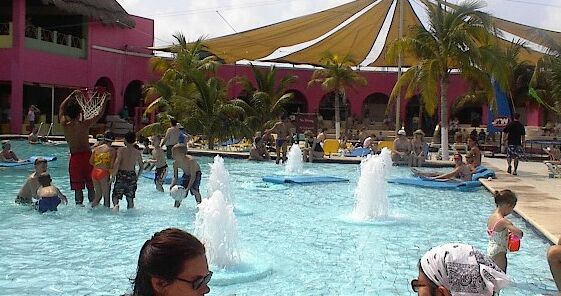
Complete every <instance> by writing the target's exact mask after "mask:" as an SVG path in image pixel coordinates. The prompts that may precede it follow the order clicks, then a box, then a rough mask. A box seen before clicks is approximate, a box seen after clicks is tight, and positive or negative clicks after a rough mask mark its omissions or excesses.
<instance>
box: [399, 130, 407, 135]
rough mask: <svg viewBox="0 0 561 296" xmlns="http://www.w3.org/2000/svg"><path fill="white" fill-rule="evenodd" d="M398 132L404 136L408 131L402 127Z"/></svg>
mask: <svg viewBox="0 0 561 296" xmlns="http://www.w3.org/2000/svg"><path fill="white" fill-rule="evenodd" d="M397 134H398V135H402V136H407V133H406V132H405V130H403V129H400V130H399V131H398V132H397Z"/></svg>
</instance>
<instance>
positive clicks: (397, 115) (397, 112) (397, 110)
mask: <svg viewBox="0 0 561 296" xmlns="http://www.w3.org/2000/svg"><path fill="white" fill-rule="evenodd" d="M397 1H399V39H401V38H402V37H403V0H397ZM401 66H402V61H401V50H400V51H399V54H398V56H397V81H399V79H400V78H401V71H402V69H401ZM400 115H401V90H399V91H398V93H397V100H396V103H395V132H396V133H397V131H398V130H399V129H401V118H400Z"/></svg>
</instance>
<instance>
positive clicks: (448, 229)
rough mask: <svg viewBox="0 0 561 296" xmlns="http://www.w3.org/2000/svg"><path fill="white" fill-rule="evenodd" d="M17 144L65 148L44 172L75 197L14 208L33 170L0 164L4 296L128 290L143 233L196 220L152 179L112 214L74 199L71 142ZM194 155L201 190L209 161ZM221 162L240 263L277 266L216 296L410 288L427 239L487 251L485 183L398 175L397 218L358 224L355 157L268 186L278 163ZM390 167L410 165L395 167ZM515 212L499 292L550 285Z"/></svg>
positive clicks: (539, 242) (0, 285)
mask: <svg viewBox="0 0 561 296" xmlns="http://www.w3.org/2000/svg"><path fill="white" fill-rule="evenodd" d="M13 149H14V150H16V151H17V152H18V154H19V155H20V157H28V156H31V155H56V156H58V157H59V159H58V161H55V162H50V163H49V172H50V173H51V175H52V176H53V180H54V184H55V185H56V186H58V187H59V188H60V189H61V190H62V192H63V193H65V194H66V195H67V196H68V197H69V201H71V202H70V203H69V205H68V206H64V205H60V206H59V211H58V212H51V213H46V214H39V213H38V212H36V211H34V210H31V209H30V208H28V207H24V206H19V205H16V204H15V203H14V198H15V196H16V194H17V192H18V190H19V188H20V186H21V184H22V183H23V181H24V178H25V177H26V176H27V175H28V174H29V173H30V172H31V170H32V167H25V168H22V167H19V168H12V169H2V170H0V189H1V192H2V195H1V198H0V242H1V243H0V289H1V290H2V292H1V293H0V294H2V295H121V294H124V293H127V292H130V291H131V289H130V287H131V285H130V280H129V279H130V278H132V277H134V274H135V269H136V261H137V259H138V252H139V250H140V247H141V246H142V244H143V243H144V241H145V240H147V239H148V238H150V236H151V235H152V234H153V233H154V232H156V231H159V230H162V229H164V228H168V227H179V228H182V229H185V230H187V231H190V232H192V231H193V229H194V220H195V214H196V208H195V202H194V199H193V198H192V197H191V196H189V197H188V199H187V200H185V201H184V203H183V205H182V207H181V208H180V209H175V208H173V200H172V199H171V197H170V196H169V194H168V192H166V193H159V192H157V191H156V189H155V187H154V185H153V183H152V182H151V180H148V179H143V178H141V181H140V183H139V188H138V191H137V195H136V196H137V199H136V209H135V210H132V211H127V210H126V209H123V208H124V207H121V212H120V213H118V214H113V213H111V212H110V211H108V210H104V209H96V210H92V209H89V208H88V207H85V208H81V207H76V206H74V205H73V193H72V192H71V191H70V190H69V183H68V180H67V175H68V173H67V167H68V166H67V161H68V150H67V147H64V146H62V147H61V146H59V147H44V146H30V145H27V144H26V143H25V142H19V141H16V142H15V143H14V144H13ZM197 159H198V161H199V163H200V164H201V168H202V171H203V180H202V184H201V192H202V193H203V196H206V195H207V193H206V186H207V183H208V174H209V165H208V164H209V163H211V162H212V159H211V158H210V157H209V158H206V157H200V158H197ZM225 164H226V167H227V169H228V170H229V172H230V176H231V180H232V184H231V188H232V189H231V190H232V195H233V197H234V204H235V206H236V208H238V209H239V210H238V212H239V213H243V215H238V217H237V224H238V236H239V243H238V245H239V246H240V249H241V253H242V259H241V260H242V263H245V264H254V263H255V262H256V260H257V261H258V264H260V265H265V266H267V268H268V269H270V273H269V274H268V275H267V276H266V277H264V278H259V279H255V280H254V281H249V282H245V283H238V284H231V285H227V286H218V285H213V282H212V281H211V283H210V288H211V293H210V294H209V295H234V294H235V295H281V294H282V295H414V293H413V292H412V291H411V288H410V287H409V282H410V280H411V279H413V278H415V277H416V276H417V272H418V271H417V262H418V260H419V258H420V256H421V255H422V254H423V253H424V252H425V251H426V250H428V249H429V248H430V247H432V246H434V245H437V244H441V243H445V242H451V241H454V242H466V243H470V244H473V245H475V246H476V247H478V248H480V249H482V250H486V245H487V236H486V233H485V229H486V223H485V221H486V219H487V216H488V215H489V214H490V213H491V212H492V211H493V208H494V204H493V202H492V201H491V198H490V197H491V196H490V194H489V193H488V192H487V191H484V190H483V189H482V190H479V191H476V192H469V193H463V192H462V193H460V192H454V191H436V190H428V189H418V188H414V187H406V186H400V185H393V184H391V185H389V187H388V188H389V192H388V196H389V203H390V213H391V214H390V216H391V217H390V218H389V219H387V220H385V221H379V222H369V223H356V222H353V221H352V220H351V219H349V218H348V217H349V214H350V213H351V211H352V209H353V205H354V203H355V199H354V196H353V191H354V189H355V186H356V182H357V180H358V176H359V166H358V165H337V164H316V163H313V164H308V163H306V164H305V165H304V169H305V171H306V172H307V173H314V174H324V175H336V176H343V177H347V178H349V179H350V180H351V182H349V183H332V184H321V185H306V186H298V185H279V184H268V183H263V182H262V181H261V176H263V175H267V174H275V173H281V172H282V171H281V170H282V168H281V167H280V166H277V165H275V164H274V163H254V162H249V161H244V160H234V159H225ZM392 174H393V175H395V176H407V175H408V174H409V172H408V170H407V169H405V168H394V170H393V172H392ZM511 219H512V221H513V223H515V224H516V225H517V226H520V227H521V228H522V230H523V231H524V233H525V236H524V239H523V240H522V247H521V250H520V251H519V252H517V253H514V254H509V255H508V259H509V266H508V274H509V275H510V276H511V277H512V278H513V280H514V281H515V282H516V286H515V287H512V288H509V289H508V290H505V292H504V293H501V295H520V296H522V295H524V296H527V295H541V294H553V291H554V288H555V285H554V283H553V280H552V278H551V275H550V273H549V267H548V265H547V262H546V259H545V251H546V249H547V247H548V246H549V244H548V243H547V241H545V240H544V239H542V238H541V237H540V236H539V235H538V234H537V233H536V232H535V231H534V230H533V229H532V228H531V227H529V226H528V225H526V224H525V223H524V221H523V220H521V219H520V218H518V217H511ZM244 254H245V256H246V257H245V260H244V257H243V256H244ZM244 261H245V262H244ZM216 272H218V273H220V271H216Z"/></svg>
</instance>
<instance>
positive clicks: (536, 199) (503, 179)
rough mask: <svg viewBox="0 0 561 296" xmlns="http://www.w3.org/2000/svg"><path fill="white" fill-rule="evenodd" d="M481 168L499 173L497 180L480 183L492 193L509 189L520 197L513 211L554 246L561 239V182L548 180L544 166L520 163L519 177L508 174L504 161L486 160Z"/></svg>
mask: <svg viewBox="0 0 561 296" xmlns="http://www.w3.org/2000/svg"><path fill="white" fill-rule="evenodd" d="M482 164H483V165H484V166H486V167H488V168H490V169H493V170H494V171H495V172H496V173H497V179H493V180H491V181H489V180H483V179H481V183H483V185H484V186H485V187H486V188H487V189H488V190H489V191H491V192H494V191H495V190H503V189H510V190H512V191H513V192H514V193H516V196H517V197H518V203H517V204H516V207H515V208H514V211H515V212H516V213H517V214H518V215H520V216H521V217H522V218H523V219H524V220H526V221H528V223H530V224H532V225H533V226H534V227H535V228H536V229H537V230H538V231H539V232H541V233H542V234H543V235H544V236H545V237H546V238H547V239H548V240H550V241H551V242H552V243H554V244H555V243H557V241H558V240H559V237H561V179H553V178H549V177H548V171H547V167H546V166H545V165H544V164H543V163H542V162H520V165H519V167H518V175H517V176H513V175H510V174H508V173H507V172H506V169H507V163H506V160H505V159H499V158H484V159H483V161H482Z"/></svg>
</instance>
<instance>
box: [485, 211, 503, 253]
mask: <svg viewBox="0 0 561 296" xmlns="http://www.w3.org/2000/svg"><path fill="white" fill-rule="evenodd" d="M501 220H502V219H499V220H497V222H495V225H494V226H493V228H492V229H491V228H487V234H488V235H489V245H488V246H487V255H489V257H491V258H492V257H494V256H496V255H498V254H500V253H506V252H507V250H508V248H507V243H508V229H506V228H505V229H503V230H501V231H495V227H497V224H498V223H499V222H500V221H501Z"/></svg>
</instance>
